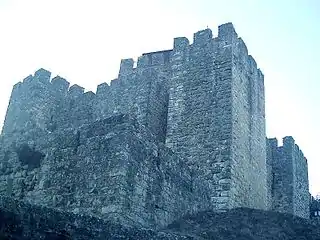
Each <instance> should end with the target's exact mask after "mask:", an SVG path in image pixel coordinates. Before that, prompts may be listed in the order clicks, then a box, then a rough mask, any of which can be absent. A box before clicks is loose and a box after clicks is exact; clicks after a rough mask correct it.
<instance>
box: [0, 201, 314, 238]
mask: <svg viewBox="0 0 320 240" xmlns="http://www.w3.org/2000/svg"><path fill="white" fill-rule="evenodd" d="M319 226H320V225H313V224H311V223H310V221H309V220H305V219H302V218H298V217H294V216H293V215H290V214H281V213H276V212H267V211H262V210H254V209H246V208H240V209H233V210H229V211H227V212H224V213H216V212H212V211H206V212H199V213H197V214H193V215H187V216H184V217H183V218H181V219H178V220H177V221H175V222H173V223H172V224H170V225H169V226H167V227H165V228H162V229H161V230H158V231H156V230H149V229H145V228H137V227H132V226H128V225H121V224H117V223H114V222H111V221H104V220H101V219H98V218H94V217H89V216H83V215H82V216H80V215H77V214H72V213H67V212H58V211H55V210H52V209H49V208H46V207H36V206H34V205H30V204H26V203H22V202H18V201H15V200H12V199H9V198H3V197H0V239H10V240H38V239H45V240H71V239H72V240H82V239H83V240H87V239H90V240H98V239H99V240H104V239H109V240H117V239H131V240H152V239H154V240H155V239H157V240H160V239H161V240H180V239H181V240H182V239H184V240H187V239H190V240H191V239H197V240H206V239H208V240H209V239H210V240H211V239H215V240H233V239H234V240H239V239H245V240H249V239H252V240H256V239H259V240H272V239H274V240H278V239H283V240H296V239H301V240H304V239H305V240H318V239H320V228H319Z"/></svg>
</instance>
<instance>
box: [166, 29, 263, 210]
mask: <svg viewBox="0 0 320 240" xmlns="http://www.w3.org/2000/svg"><path fill="white" fill-rule="evenodd" d="M166 144H167V146H169V147H170V148H172V149H173V150H174V151H175V152H176V153H178V154H180V155H181V156H183V157H184V158H186V159H188V163H189V165H190V166H192V168H193V169H194V171H195V175H196V176H197V177H198V178H200V179H201V180H202V181H205V182H207V183H208V185H209V187H210V188H211V189H212V191H211V203H212V206H213V207H214V208H217V209H225V208H230V207H237V206H238V207H239V206H247V207H254V208H262V209H266V208H267V183H266V177H267V170H266V150H265V116H264V84H263V75H262V73H261V72H260V70H258V69H257V66H256V63H255V62H254V60H253V58H252V57H251V56H248V53H247V50H246V47H245V45H244V43H243V41H242V40H241V39H239V38H238V37H237V34H236V32H235V30H234V28H233V26H232V24H224V25H221V26H220V27H219V34H218V37H217V38H212V32H211V30H210V29H206V30H203V31H199V32H197V33H195V34H194V42H193V44H192V45H189V42H188V40H187V39H185V38H176V39H175V43H174V49H173V55H172V77H171V79H170V82H169V109H168V127H167V138H166Z"/></svg>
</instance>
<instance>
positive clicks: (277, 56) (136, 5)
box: [0, 0, 320, 194]
mask: <svg viewBox="0 0 320 240" xmlns="http://www.w3.org/2000/svg"><path fill="white" fill-rule="evenodd" d="M319 11H320V2H319V1H317V0H308V1H302V0H300V1H298V0H296V1H291V0H285V1H275V0H272V1H254V0H246V1H238V0H233V1H231V0H229V1H212V0H199V1H191V0H190V1H189V0H176V1H169V0H153V1H150V0H137V1H132V0H123V1H105V0H90V1H86V0H68V1H64V0H29V1H24V0H0V78H1V80H0V100H1V101H0V122H1V124H2V122H3V120H4V116H5V111H6V107H7V104H8V100H9V96H10V92H11V88H12V86H13V84H15V83H16V82H18V81H20V80H22V79H23V78H24V77H26V76H27V75H29V74H30V73H32V72H34V70H36V69H38V68H40V67H43V68H46V69H48V70H50V71H52V72H53V75H55V74H59V75H61V76H63V77H65V78H66V79H68V80H69V81H70V82H71V83H77V84H79V85H82V86H84V87H85V88H86V89H87V90H95V88H96V85H98V84H99V83H101V82H105V81H106V82H109V81H110V80H111V79H113V78H115V77H116V76H117V73H118V70H119V62H120V59H121V58H128V57H137V56H138V55H140V54H141V53H143V52H150V51H157V50H162V49H169V48H171V47H172V43H173V38H174V37H177V36H186V37H188V38H189V39H190V40H192V34H193V32H196V31H198V30H200V29H204V28H206V27H207V26H208V27H210V28H211V29H212V30H213V32H214V34H216V33H217V26H218V25H219V24H222V23H225V22H229V21H232V22H233V23H234V25H235V28H236V30H237V32H238V34H239V36H241V37H242V38H243V39H244V41H245V42H246V45H247V46H248V49H249V52H250V54H252V55H253V56H254V58H255V59H256V61H257V63H258V66H259V67H260V68H261V69H262V71H263V73H264V74H265V85H266V117H267V135H268V136H269V137H274V136H275V137H278V138H282V137H283V136H286V135H292V136H293V137H294V138H295V139H296V142H297V144H299V146H300V147H301V149H302V150H303V151H304V153H305V155H306V157H307V158H308V163H309V178H310V183H311V191H312V193H313V194H316V193H317V192H320V174H319V172H320V161H319V157H318V156H319V154H318V152H317V147H318V136H320V127H319V125H318V124H319V122H320V113H319V110H318V109H319V108H320V97H319V96H318V92H319V90H320V82H319V77H318V71H317V70H318V68H319V66H320V58H319V57H318V56H319V55H320V48H319V47H318V43H319V42H320V31H318V30H317V29H318V26H317V23H318V22H319V21H320V15H319V14H318V13H319Z"/></svg>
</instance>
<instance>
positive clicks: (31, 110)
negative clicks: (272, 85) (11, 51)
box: [0, 23, 308, 225]
mask: <svg viewBox="0 0 320 240" xmlns="http://www.w3.org/2000/svg"><path fill="white" fill-rule="evenodd" d="M50 77H51V73H50V72H48V71H46V70H44V69H39V70H38V71H36V72H35V74H34V75H33V76H31V75H30V76H29V77H27V78H26V79H24V81H23V82H21V83H18V84H16V85H15V86H14V88H13V91H12V95H11V98H10V102H9V106H8V110H7V115H6V120H5V123H4V127H3V131H2V135H1V136H0V140H1V144H2V145H1V148H2V152H1V157H2V159H3V161H0V162H1V165H0V166H1V169H2V170H1V171H2V172H3V175H2V192H7V193H9V194H16V195H14V196H16V197H17V196H18V197H21V198H25V199H28V200H30V201H31V199H34V200H32V201H35V203H37V204H42V203H45V204H47V205H50V206H56V207H58V208H59V207H60V205H61V207H63V208H64V209H66V210H71V211H81V212H84V213H93V214H96V215H98V216H100V215H99V214H103V213H102V212H105V213H108V214H110V212H108V211H109V210H110V209H111V210H112V211H113V210H114V211H115V213H116V215H117V214H118V213H119V211H122V210H123V211H122V213H121V214H120V213H119V216H120V215H121V216H128V218H129V219H131V220H130V221H135V222H137V223H140V224H141V225H147V224H150V225H154V224H158V225H159V224H160V225H161V224H163V223H164V222H165V221H168V220H171V219H172V218H173V217H174V215H179V214H182V213H184V212H186V211H197V210H206V209H209V208H210V209H211V208H213V209H228V208H234V207H250V208H260V209H266V208H273V209H275V210H277V211H282V212H289V213H294V214H297V215H299V216H303V217H304V216H305V211H306V208H305V202H306V193H307V191H308V175H307V163H306V161H305V160H303V158H304V157H303V154H302V152H301V151H300V150H299V148H298V147H297V146H296V145H295V144H294V141H293V140H292V139H290V138H285V139H284V145H283V147H278V146H277V142H276V141H275V140H268V141H267V147H266V141H265V136H266V134H265V95H264V76H263V74H262V72H261V71H260V70H259V69H258V68H257V64H256V62H255V60H254V59H253V57H252V56H250V55H248V50H247V47H246V46H245V44H244V42H243V40H242V39H241V38H238V36H237V33H236V32H235V30H234V28H233V26H232V24H231V23H227V24H223V25H221V26H219V29H218V36H217V37H213V35H212V31H211V30H210V29H205V30H202V31H199V32H197V33H195V34H194V37H193V43H192V44H190V43H189V40H188V39H187V38H185V37H179V38H175V39H174V46H173V49H169V50H164V51H158V52H150V53H145V54H142V56H140V57H139V58H138V62H137V65H136V67H135V66H134V60H133V59H130V58H129V59H123V60H122V61H121V63H120V71H119V75H118V78H117V79H114V80H113V81H111V83H110V85H109V84H107V83H102V84H100V85H99V86H98V87H97V91H96V93H93V92H84V88H82V87H81V86H78V85H73V86H71V87H69V85H70V84H69V82H68V81H66V80H65V79H63V78H61V77H59V76H57V77H55V78H53V79H51V80H50ZM123 114H129V115H130V116H132V118H134V119H136V120H137V123H136V124H131V123H132V121H131V120H128V121H129V122H130V124H131V125H130V124H129V123H128V124H127V123H124V122H122V123H120V124H113V125H112V124H111V125H112V126H113V127H115V129H114V130H112V129H111V128H110V126H111V125H110V124H107V125H105V123H106V122H105V121H109V120H105V119H114V117H115V116H123ZM132 126H135V127H133V128H132ZM137 126H139V127H137ZM93 127H94V128H96V129H100V130H101V131H102V132H101V134H100V133H99V134H98V135H90V137H84V136H87V135H86V134H87V132H88V131H89V132H90V131H96V130H94V129H91V128H93ZM122 127H123V128H122ZM105 128H106V129H105ZM137 128H139V129H144V130H143V131H142V130H141V131H142V132H143V133H141V132H140V130H136V129H137ZM90 129H91V130H90ZM100 130H99V131H100ZM125 134H128V136H127V137H124V135H125ZM102 136H103V137H102ZM141 136H142V137H145V139H143V141H142V140H141ZM60 138H61V139H62V142H59V139H60ZM108 139H109V140H110V139H111V140H110V141H111V142H108V143H107V142H106V141H109V140H108ZM57 143H59V144H60V145H57ZM163 144H165V146H166V147H164V146H163ZM107 146H109V148H108V147H107ZM155 146H156V147H155ZM108 149H109V150H108ZM155 149H156V150H155ZM104 151H106V152H104ZM18 152H20V153H22V154H26V156H27V158H31V159H35V160H32V161H33V162H32V164H31V165H32V168H31V169H29V168H28V169H25V168H26V167H25V163H26V160H23V161H22V163H23V164H22V165H19V162H18V160H17V159H18ZM94 154H95V155H94ZM157 154H159V155H157ZM103 156H104V157H103ZM97 158H98V159H97ZM109 158H110V159H112V160H110V159H109ZM0 159H1V158H0ZM64 159H68V161H67V162H65V161H62V160H64ZM46 161H47V162H48V164H49V165H48V164H47V163H46V164H44V165H43V163H45V162H46ZM59 161H60V162H59ZM113 161H116V162H113ZM141 161H142V162H141ZM159 161H160V163H159ZM20 162H21V161H20ZM51 162H52V163H51ZM108 162H109V163H110V164H111V163H112V164H114V166H113V167H110V166H111V165H108V164H109V163H108ZM170 162H172V163H170ZM53 163H55V164H53ZM120 163H121V164H120ZM142 163H143V164H142ZM169 163H170V164H172V166H171V165H170V164H169ZM288 163H289V164H288ZM50 164H53V165H50ZM79 164H80V165H81V164H82V165H81V166H80V165H79ZM163 164H164V165H163ZM23 166H24V167H23ZM101 166H104V167H106V168H107V169H109V168H110V169H109V170H107V171H102V169H103V168H102V169H101ZM130 166H134V167H132V168H131V167H130ZM82 167H85V168H89V170H88V171H89V175H88V176H84V175H81V174H82V173H81V169H82ZM162 167H163V168H162ZM179 167H181V169H179ZM69 168H70V169H69ZM171 168H172V169H171ZM67 169H69V170H70V171H69V170H67ZM116 169H118V170H117V171H118V172H120V174H118V175H116V176H115V178H111V177H110V174H111V175H112V174H113V173H112V171H116ZM170 169H171V170H170ZM95 171H96V172H98V173H99V174H94V172H95ZM108 171H110V173H109V172H108ZM139 171H141V172H140V173H139ZM121 172H122V173H123V174H121ZM53 173H56V174H55V177H53V178H52V181H51V182H54V181H56V182H55V184H56V185H55V186H57V184H61V189H62V190H61V189H60V190H59V189H58V188H57V189H55V190H53V189H54V188H52V189H50V191H51V192H50V191H47V190H46V187H43V186H45V185H46V183H45V182H46V181H42V182H41V184H40V182H39V181H40V180H39V179H40V178H45V175H46V174H47V175H48V176H49V175H51V174H53ZM68 174H69V175H70V178H68V180H67V179H66V176H67V175H68ZM139 174H140V175H139ZM168 176H171V177H169V179H167V178H168ZM104 178H107V179H109V178H110V179H109V180H110V182H111V183H115V182H118V183H119V186H120V189H118V188H117V187H116V185H115V184H113V185H112V186H113V187H114V188H113V190H111V189H108V188H107V191H113V193H112V194H114V195H112V194H111V195H110V196H118V197H117V201H118V202H115V205H114V204H113V203H112V202H111V200H110V199H109V200H110V201H109V200H106V199H102V198H100V197H98V198H95V197H94V195H92V194H96V192H98V193H99V191H102V189H103V188H104V187H105V186H104V185H103V184H105V183H104V182H103V181H102V180H101V179H104ZM17 179H19V180H17ZM23 179H27V180H26V181H25V182H24V180H23ZM76 179H82V180H83V181H85V182H86V183H85V184H86V185H85V188H83V189H86V190H84V191H83V192H81V191H82V190H81V191H80V190H79V191H78V190H74V189H73V187H72V186H73V185H75V183H74V182H75V181H77V180H76ZM99 179H100V180H101V181H100V180H99ZM113 179H114V180H113ZM173 179H175V180H173ZM109 180H108V181H109ZM112 181H115V182H112ZM166 181H168V182H166ZM175 181H178V182H175ZM62 183H63V184H62ZM140 183H141V184H142V185H140ZM185 183H187V184H185ZM21 184H22V185H21ZM23 184H27V186H26V188H27V189H32V190H27V193H26V192H21V191H22V190H21V189H23V188H24V186H25V185H23ZM68 184H69V185H70V186H69V185H68ZM99 184H100V185H99ZM53 185H54V184H53ZM0 186H1V185H0ZM35 186H38V187H36V188H37V190H33V189H34V188H35ZM10 189H13V190H10ZM43 189H45V191H44V190H43ZM70 189H71V190H70ZM38 190H39V191H38ZM182 190H183V191H184V193H181V192H180V191H182ZM46 191H47V192H46ZM60 191H62V192H63V194H62V193H60ZM68 191H71V192H72V194H71V193H70V194H71V195H70V196H71V199H72V200H70V201H69V200H68V198H67V197H65V193H66V192H68ZM86 191H87V192H86ZM91 191H92V192H91ZM130 191H131V192H130ZM108 194H110V193H108ZM148 194H149V195H148ZM150 194H151V195H150ZM181 194H182V195H181ZM184 194H186V195H184ZM62 195H63V196H62ZM142 195H143V197H144V198H145V199H147V200H146V201H145V202H143V201H142V202H141V201H139V200H138V199H139V198H140V197H141V196H142ZM41 196H44V197H41ZM50 196H51V197H50ZM52 196H57V197H56V199H51V198H52ZM61 196H62V197H61ZM81 196H85V197H86V199H88V201H85V203H84V205H82V203H81V201H82V200H81ZM101 196H102V195H101ZM128 196H129V197H128ZM200 196H201V197H200ZM93 198H95V199H96V200H95V202H94V199H93ZM37 199H38V200H37ZM61 199H63V200H61ZM79 199H80V200H79ZM128 199H129V200H128ZM195 199H196V200H195ZM199 199H202V200H199ZM112 201H113V200H112ZM69 202H70V203H69ZM104 202H106V203H107V205H105V204H104ZM156 202H157V203H156ZM60 203H61V204H60ZM158 203H159V204H158ZM59 204H60V205H59ZM75 204H76V205H75ZM77 204H78V205H79V206H80V207H79V206H78V205H77ZM141 204H145V205H141ZM175 204H180V206H181V208H178V209H177V210H175V209H173V207H172V206H173V205H175ZM186 204H187V205H188V206H186ZM81 206H82V207H81ZM108 206H110V207H108ZM113 206H116V207H113ZM150 206H151V207H150ZM102 208H104V210H102ZM120 208H121V209H122V210H120ZM76 209H78V210H76ZM108 209H109V210H108ZM111 215H112V214H111ZM139 215H141V216H142V217H141V218H139V217H138V216H139ZM143 219H145V220H143Z"/></svg>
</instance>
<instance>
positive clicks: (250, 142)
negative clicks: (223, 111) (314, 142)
mask: <svg viewBox="0 0 320 240" xmlns="http://www.w3.org/2000/svg"><path fill="white" fill-rule="evenodd" d="M221 34H222V33H221ZM223 34H225V35H227V36H233V38H229V39H230V40H229V43H230V44H232V43H233V42H235V43H234V45H233V68H232V74H233V78H232V79H233V82H232V97H233V99H232V100H233V102H232V157H231V161H232V164H231V169H232V180H233V181H232V190H231V194H232V197H231V199H232V200H233V207H237V206H242V207H243V206H247V207H251V208H260V209H267V208H268V202H267V182H266V181H267V168H266V146H265V112H264V111H265V110H264V103H265V101H264V83H263V75H262V73H261V71H260V70H259V69H257V64H256V62H255V60H254V59H253V58H252V57H251V56H250V55H248V51H247V48H246V46H245V44H244V42H243V41H242V40H241V39H236V33H235V32H234V30H233V29H232V28H231V27H230V29H229V31H228V32H227V33H226V32H224V33H223Z"/></svg>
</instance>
